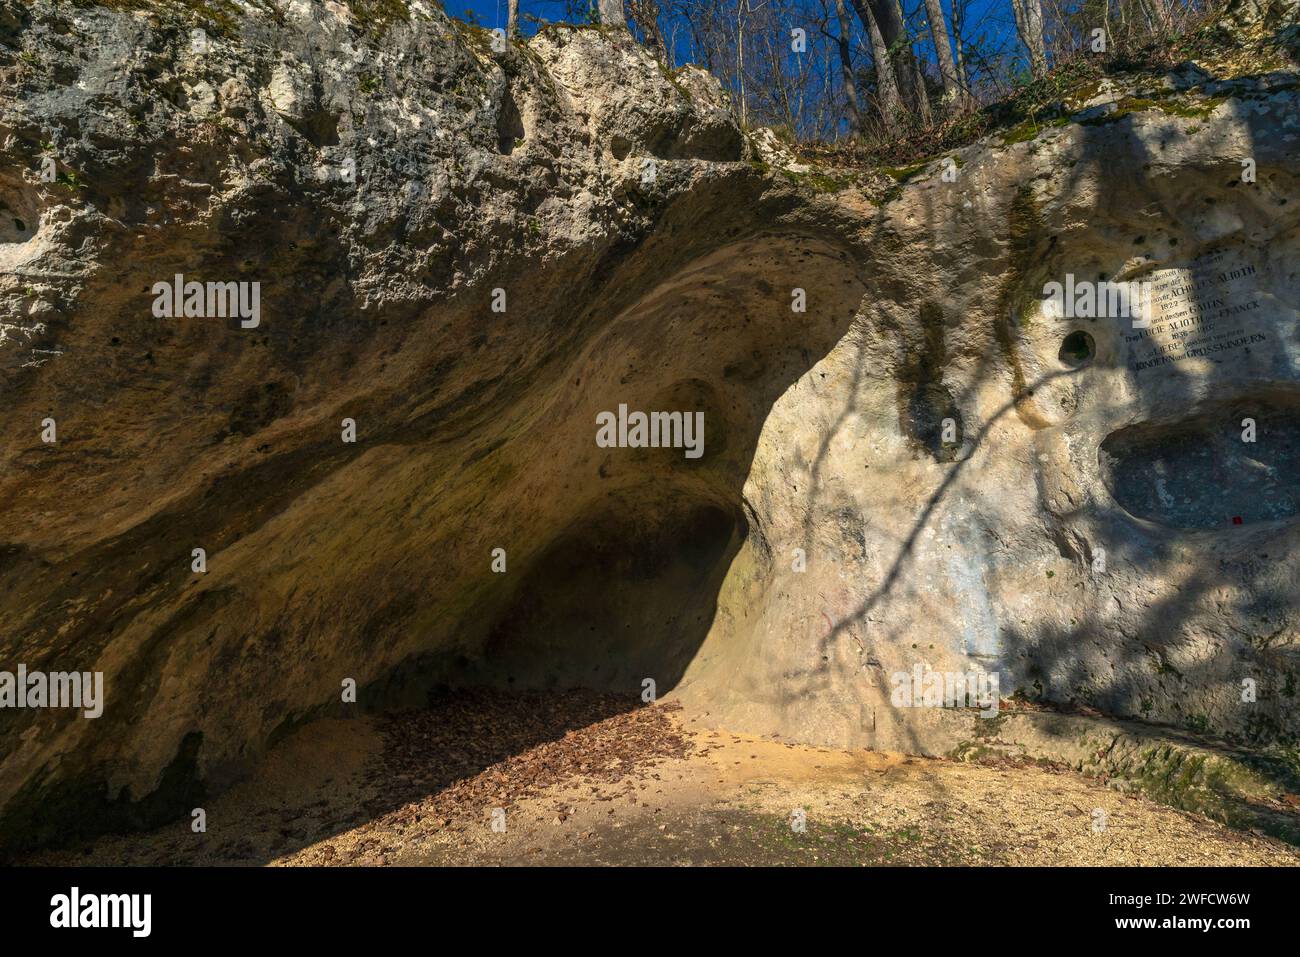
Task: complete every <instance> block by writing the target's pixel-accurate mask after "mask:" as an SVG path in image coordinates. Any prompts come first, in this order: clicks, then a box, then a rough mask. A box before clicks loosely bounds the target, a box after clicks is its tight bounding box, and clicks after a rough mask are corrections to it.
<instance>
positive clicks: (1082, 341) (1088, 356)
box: [1057, 329, 1097, 369]
mask: <svg viewBox="0 0 1300 957" xmlns="http://www.w3.org/2000/svg"><path fill="white" fill-rule="evenodd" d="M1096 354H1097V343H1096V342H1094V341H1093V338H1092V336H1090V335H1089V334H1088V333H1086V332H1084V331H1083V330H1082V329H1079V330H1077V331H1075V332H1072V333H1070V334H1069V335H1068V336H1066V337H1065V339H1063V340H1062V341H1061V351H1060V352H1059V353H1058V354H1057V358H1058V359H1060V360H1061V362H1062V363H1063V364H1065V365H1067V366H1069V367H1070V368H1071V369H1080V368H1082V367H1083V366H1085V365H1087V364H1088V363H1089V362H1091V361H1092V359H1093V357H1094V356H1095V355H1096Z"/></svg>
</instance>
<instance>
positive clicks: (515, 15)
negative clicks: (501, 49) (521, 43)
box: [497, 0, 519, 39]
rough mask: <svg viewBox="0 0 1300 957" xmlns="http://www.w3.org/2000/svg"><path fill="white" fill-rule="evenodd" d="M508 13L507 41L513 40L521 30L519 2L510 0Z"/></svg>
mask: <svg viewBox="0 0 1300 957" xmlns="http://www.w3.org/2000/svg"><path fill="white" fill-rule="evenodd" d="M497 9H500V7H498V8H497ZM506 11H507V12H506V39H512V38H513V37H514V35H515V33H516V32H518V30H519V0H508V2H507V4H506Z"/></svg>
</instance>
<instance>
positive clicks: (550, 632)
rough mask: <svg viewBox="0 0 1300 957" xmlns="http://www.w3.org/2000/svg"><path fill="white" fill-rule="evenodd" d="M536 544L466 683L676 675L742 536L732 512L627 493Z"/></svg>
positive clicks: (704, 627)
mask: <svg viewBox="0 0 1300 957" xmlns="http://www.w3.org/2000/svg"><path fill="white" fill-rule="evenodd" d="M611 504H612V505H614V507H613V508H611V509H610V510H608V511H606V512H604V513H603V514H599V515H595V516H587V517H584V518H583V519H581V520H580V521H579V522H577V523H575V524H574V526H573V527H572V528H571V529H570V530H569V532H568V533H567V534H565V535H563V536H561V537H560V538H559V539H557V540H556V541H555V542H554V543H553V544H552V545H550V546H549V547H548V548H547V549H546V550H545V552H543V553H542V555H541V556H539V557H538V559H537V560H536V561H535V562H533V564H532V566H531V567H530V568H529V569H528V570H527V571H526V572H525V573H524V578H523V580H522V582H521V584H520V585H519V586H518V588H517V590H516V591H515V593H514V595H513V597H512V598H511V600H510V601H509V602H508V603H507V606H506V608H505V609H504V611H503V613H502V614H501V615H500V616H499V617H498V618H497V621H496V623H495V625H493V627H492V629H491V633H490V636H489V638H488V642H487V645H486V647H485V649H484V655H483V659H482V661H483V663H482V664H480V665H479V666H477V669H476V670H477V671H478V673H477V674H472V675H471V676H470V681H471V682H476V681H481V682H483V683H486V684H489V685H495V686H498V687H511V688H529V687H531V688H557V687H577V686H582V687H586V688H594V689H598V690H602V691H624V692H637V693H639V692H640V691H641V687H642V685H641V682H642V681H643V679H645V678H653V679H654V681H655V685H656V691H657V693H658V694H660V695H662V694H664V693H665V692H667V691H669V690H670V689H671V688H672V687H673V686H674V685H676V684H677V682H678V681H679V680H680V678H681V676H682V674H683V672H684V671H685V670H686V666H687V665H688V664H689V663H690V661H691V659H692V658H693V657H694V655H695V653H696V651H697V650H698V649H699V646H700V644H701V643H702V642H703V640H704V637H705V635H706V634H707V633H708V630H709V627H710V626H711V625H712V623H713V615H714V611H715V609H716V603H717V595H718V590H719V588H720V586H721V583H722V579H723V577H724V575H725V574H726V571H727V568H728V567H729V566H730V564H731V559H732V558H733V557H734V556H735V554H736V552H737V551H738V550H739V548H740V545H741V543H742V542H743V541H744V538H745V533H746V523H745V520H744V518H743V516H742V515H741V514H740V513H739V512H738V511H733V510H732V509H730V508H726V507H722V506H719V505H715V504H713V503H711V502H709V503H705V502H696V503H693V504H691V503H682V502H679V501H674V499H673V498H672V497H669V496H668V495H667V493H665V492H663V491H660V492H659V493H658V494H655V495H653V496H647V495H646V494H644V493H637V492H635V491H629V492H625V493H622V494H620V495H618V496H614V497H613V502H612V503H611Z"/></svg>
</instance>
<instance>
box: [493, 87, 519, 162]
mask: <svg viewBox="0 0 1300 957" xmlns="http://www.w3.org/2000/svg"><path fill="white" fill-rule="evenodd" d="M523 141H524V118H523V117H522V116H520V115H519V107H518V106H516V105H515V98H514V97H513V96H512V95H511V94H510V88H509V87H506V90H505V93H504V94H502V96H501V110H500V112H498V113H497V147H498V150H499V151H500V152H501V153H502V154H503V155H505V156H509V155H510V154H511V153H513V152H514V151H515V147H516V146H518V145H521V144H522V143H523Z"/></svg>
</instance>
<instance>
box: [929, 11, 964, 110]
mask: <svg viewBox="0 0 1300 957" xmlns="http://www.w3.org/2000/svg"><path fill="white" fill-rule="evenodd" d="M925 15H926V18H927V19H928V20H929V21H930V36H931V37H932V38H933V39H934V49H935V54H936V56H937V57H938V60H939V75H940V76H941V77H943V98H944V101H945V102H947V103H955V102H957V101H958V100H959V99H960V98H961V90H962V86H961V78H960V77H959V76H958V74H957V64H956V63H955V62H953V58H952V38H951V37H949V35H948V23H947V21H946V20H944V16H943V3H942V2H941V0H925Z"/></svg>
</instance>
